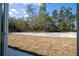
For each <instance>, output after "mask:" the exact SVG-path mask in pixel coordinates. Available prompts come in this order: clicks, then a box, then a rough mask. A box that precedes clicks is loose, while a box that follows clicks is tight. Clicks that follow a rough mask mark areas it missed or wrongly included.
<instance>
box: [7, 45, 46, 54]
mask: <svg viewBox="0 0 79 59" xmlns="http://www.w3.org/2000/svg"><path fill="white" fill-rule="evenodd" d="M8 47H9V48H12V49H14V50H18V51H21V52H24V53H27V54H30V55H33V56H45V55H41V54H37V53H35V52H32V51H27V50H22V49H20V48H17V47H12V46H8Z"/></svg>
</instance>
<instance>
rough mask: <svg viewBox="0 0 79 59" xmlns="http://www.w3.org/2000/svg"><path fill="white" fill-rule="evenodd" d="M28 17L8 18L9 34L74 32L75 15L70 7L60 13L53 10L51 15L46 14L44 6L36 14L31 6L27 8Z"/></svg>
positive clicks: (61, 9) (62, 8) (64, 8)
mask: <svg viewBox="0 0 79 59" xmlns="http://www.w3.org/2000/svg"><path fill="white" fill-rule="evenodd" d="M26 12H27V14H28V15H29V16H28V17H27V18H25V19H24V18H18V19H17V18H15V17H9V31H10V32H32V31H33V32H69V31H76V19H77V16H76V14H73V12H72V8H71V7H64V6H62V7H61V8H60V11H57V10H53V11H52V12H51V15H49V13H47V12H46V4H45V3H43V4H41V5H40V7H39V12H38V14H37V13H36V12H35V8H34V7H33V5H32V4H29V5H28V6H27V10H26Z"/></svg>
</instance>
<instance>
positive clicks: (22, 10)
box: [9, 3, 77, 18]
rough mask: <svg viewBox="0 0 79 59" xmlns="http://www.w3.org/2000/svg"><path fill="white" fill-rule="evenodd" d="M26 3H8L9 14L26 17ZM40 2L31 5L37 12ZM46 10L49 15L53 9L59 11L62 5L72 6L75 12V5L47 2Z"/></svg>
mask: <svg viewBox="0 0 79 59" xmlns="http://www.w3.org/2000/svg"><path fill="white" fill-rule="evenodd" d="M27 5H28V4H26V3H10V4H9V16H12V17H16V18H18V17H20V18H21V17H28V14H27V13H26V9H27ZM40 5H41V4H40V3H34V4H33V6H34V8H35V9H36V10H35V11H36V12H37V13H38V10H39V6H40ZM46 6H47V9H46V10H47V12H48V13H49V15H51V11H53V10H55V9H56V10H58V11H60V8H61V7H62V6H64V7H71V8H72V12H73V13H76V12H77V11H76V10H77V9H76V8H77V7H76V4H75V3H47V4H46Z"/></svg>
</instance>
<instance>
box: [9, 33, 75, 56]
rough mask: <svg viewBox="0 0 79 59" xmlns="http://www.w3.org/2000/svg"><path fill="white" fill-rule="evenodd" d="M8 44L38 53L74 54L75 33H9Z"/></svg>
mask: <svg viewBox="0 0 79 59" xmlns="http://www.w3.org/2000/svg"><path fill="white" fill-rule="evenodd" d="M45 34H46V35H45ZM71 34H72V35H71ZM8 45H9V46H11V47H16V48H19V49H22V50H24V51H31V52H34V53H37V54H40V55H50V56H51V55H52V56H58V55H60V56H62V55H63V56H64V55H65V56H66V55H67V56H70V55H71V56H75V55H76V33H10V34H9V40H8Z"/></svg>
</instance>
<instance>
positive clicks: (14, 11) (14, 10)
mask: <svg viewBox="0 0 79 59" xmlns="http://www.w3.org/2000/svg"><path fill="white" fill-rule="evenodd" d="M10 11H11V12H13V13H15V14H16V13H18V12H17V10H16V9H11V10H10Z"/></svg>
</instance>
